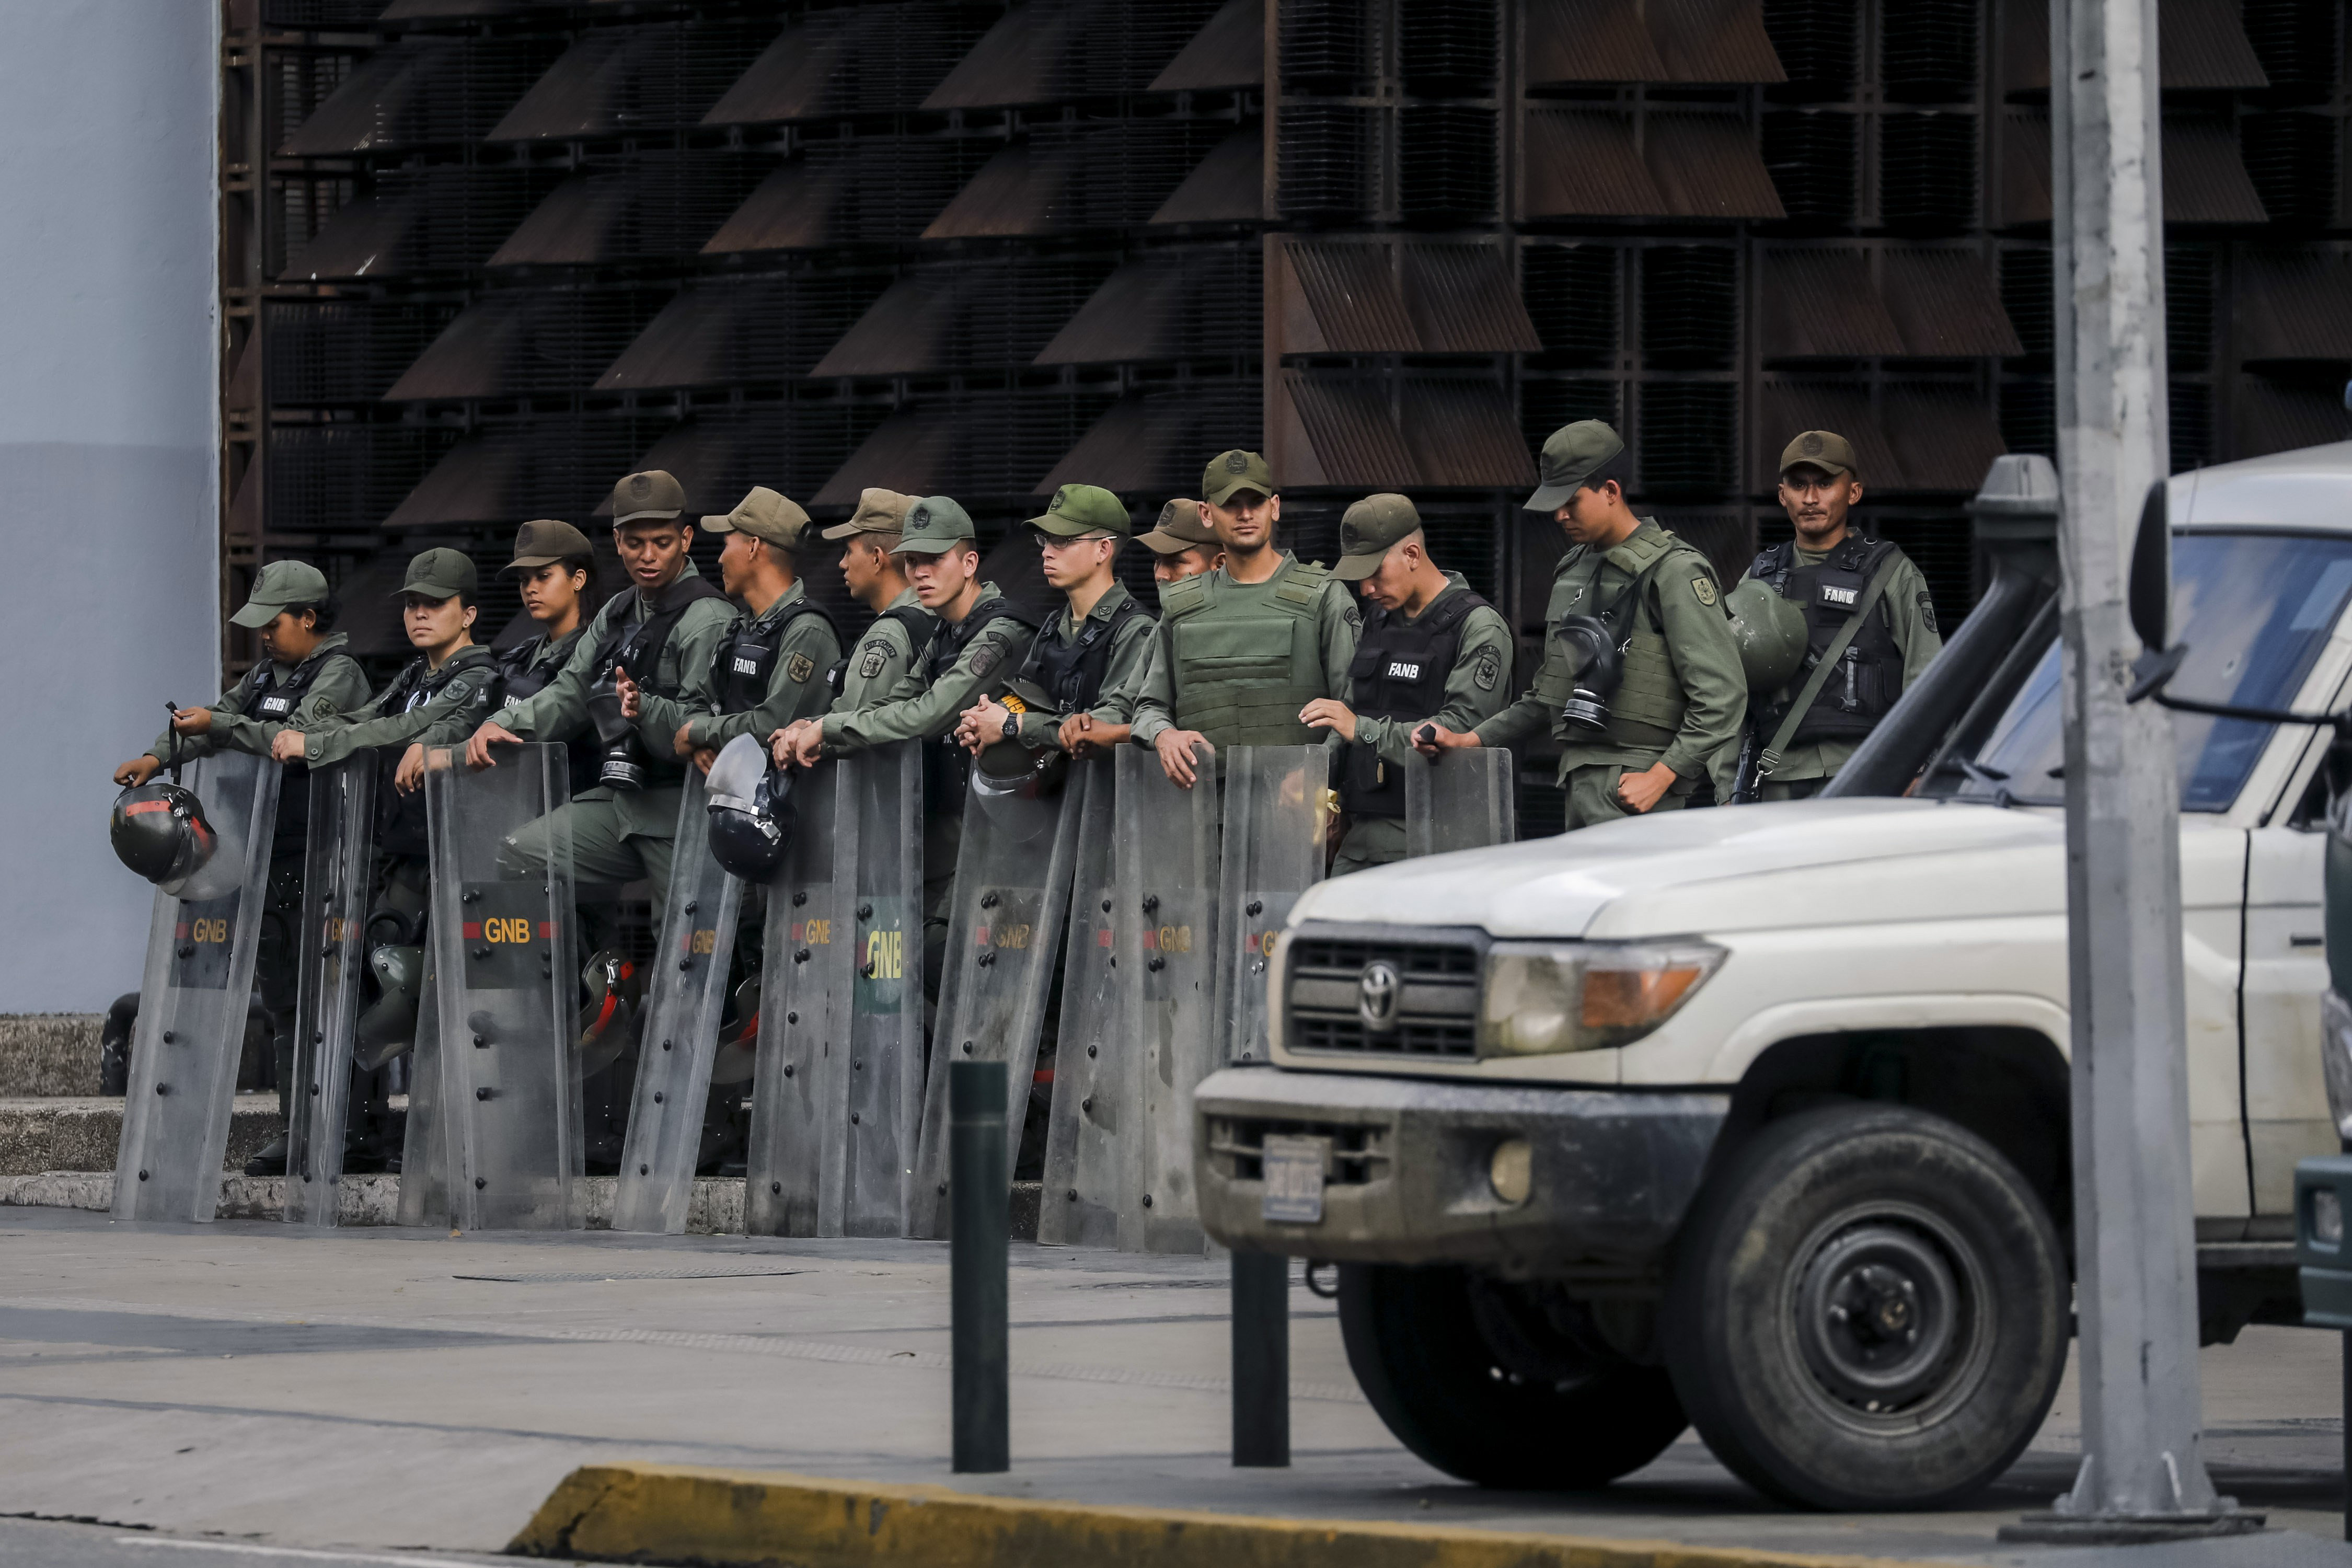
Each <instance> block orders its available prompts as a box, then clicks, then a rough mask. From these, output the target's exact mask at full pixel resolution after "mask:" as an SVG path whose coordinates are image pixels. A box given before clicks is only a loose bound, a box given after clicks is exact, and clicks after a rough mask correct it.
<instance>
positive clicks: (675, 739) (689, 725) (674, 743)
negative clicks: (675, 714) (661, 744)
mask: <svg viewBox="0 0 2352 1568" xmlns="http://www.w3.org/2000/svg"><path fill="white" fill-rule="evenodd" d="M630 689H631V690H633V691H634V690H635V687H631V688H630ZM669 749H670V750H671V751H673V752H677V754H678V755H679V756H681V757H690V756H692V755H694V754H695V752H696V751H697V750H698V748H697V747H696V745H695V743H694V721H693V720H691V719H688V721H686V722H685V723H683V724H680V725H679V726H678V727H677V734H675V735H672V736H671V737H670V740H669ZM702 771H703V772H704V773H709V771H710V764H709V763H704V764H703V767H702Z"/></svg>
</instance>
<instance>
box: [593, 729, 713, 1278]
mask: <svg viewBox="0 0 2352 1568" xmlns="http://www.w3.org/2000/svg"><path fill="white" fill-rule="evenodd" d="M742 900H743V884H742V883H741V882H740V880H738V879H735V878H733V877H730V876H729V875H728V874H727V871H726V869H725V868H723V867H721V866H720V865H719V862H718V861H717V860H715V859H713V858H711V854H710V809H709V801H708V796H707V792H706V790H705V786H704V783H703V777H702V774H701V773H699V772H698V771H697V770H696V769H693V768H688V770H687V775H686V788H685V790H684V791H683V792H682V794H681V798H680V800H679V804H678V813H677V843H676V847H674V848H673V849H672V850H671V853H670V871H669V899H668V901H667V905H666V906H665V912H664V915H663V921H662V938H661V946H660V948H659V950H658V952H657V955H656V960H655V963H654V965H653V978H652V981H651V983H650V984H648V985H647V987H646V1023H645V1027H644V1029H643V1030H642V1031H641V1032H640V1033H639V1035H638V1047H637V1082H636V1090H635V1097H634V1098H633V1099H632V1100H631V1101H630V1104H629V1129H628V1132H627V1135H626V1137H625V1140H624V1141H623V1142H622V1145H621V1180H620V1184H619V1185H618V1187H617V1188H616V1190H615V1191H614V1197H613V1228H614V1230H638V1231H650V1232H653V1233H655V1234H657V1235H665V1236H683V1235H684V1234H685V1233H686V1211H687V1207H688V1204H689V1203H690V1202H691V1200H692V1199H693V1197H694V1167H695V1164H696V1163H697V1161H698V1159H699V1157H700V1155H701V1152H702V1118H703V1111H704V1109H705V1107H706V1105H707V1103H708V1101H709V1098H710V1065H711V1059H712V1058H713V1057H714V1056H716V1055H717V1053H718V1050H719V1014H720V1013H721V1012H722V1011H723V1010H724V1009H725V1007H726V1005H727V962H728V959H729V958H730V956H731V955H732V954H733V952H734V951H735V921H736V916H737V914H738V912H739V911H740V908H741V905H742Z"/></svg>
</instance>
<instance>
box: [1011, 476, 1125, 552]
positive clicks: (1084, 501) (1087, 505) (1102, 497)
mask: <svg viewBox="0 0 2352 1568" xmlns="http://www.w3.org/2000/svg"><path fill="white" fill-rule="evenodd" d="M1029 526H1030V527H1032V528H1034V529H1035V530H1036V531H1038V532H1040V533H1050V534H1052V535H1053V536H1054V537H1055V538H1056V539H1076V538H1077V537H1078V535H1080V534H1082V533H1115V534H1117V535H1118V537H1120V538H1121V539H1124V538H1126V537H1127V536H1128V534H1129V532H1131V531H1132V525H1131V524H1130V523H1129V521H1128V516H1127V505H1126V503H1125V502H1123V501H1121V500H1119V499H1118V497H1117V496H1115V495H1113V494H1111V493H1110V492H1109V491H1108V490H1107V489H1103V488H1102V487H1101V486H1100V485H1064V486H1063V487H1062V488H1061V489H1057V490H1055V492H1054V500H1053V501H1052V503H1051V504H1050V505H1048V506H1047V507H1046V508H1045V515H1044V516H1043V517H1033V518H1031V519H1030V520H1029Z"/></svg>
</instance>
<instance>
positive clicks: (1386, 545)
mask: <svg viewBox="0 0 2352 1568" xmlns="http://www.w3.org/2000/svg"><path fill="white" fill-rule="evenodd" d="M1420 526H1421V513H1419V512H1417V511H1415V510H1413V509H1412V502H1411V501H1409V500H1406V499H1405V498H1404V497H1402V496H1401V495H1393V494H1385V493H1384V494H1381V495H1376V496H1366V497H1365V498H1364V499H1363V500H1360V501H1358V502H1357V503H1356V504H1355V505H1353V506H1351V507H1349V509H1348V510H1347V511H1346V513H1345V514H1343V515H1342V516H1341V517H1340V519H1339V564H1338V565H1337V566H1334V567H1332V568H1331V575H1332V576H1334V577H1337V578H1339V580H1340V581H1341V582H1343V583H1360V582H1362V581H1363V580H1364V579H1365V578H1367V577H1369V576H1370V575H1371V574H1373V573H1375V572H1377V571H1379V570H1380V569H1381V562H1383V561H1385V560H1387V559H1388V554H1389V549H1390V547H1391V546H1392V545H1393V544H1395V543H1396V542H1397V541H1398V540H1400V539H1402V538H1403V537H1404V536H1405V535H1407V534H1409V533H1411V532H1412V531H1413V530H1415V529H1417V528H1419V527H1420Z"/></svg>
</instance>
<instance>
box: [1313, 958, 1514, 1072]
mask: <svg viewBox="0 0 2352 1568" xmlns="http://www.w3.org/2000/svg"><path fill="white" fill-rule="evenodd" d="M1371 963H1387V964H1388V965H1390V966H1391V968H1393V969H1394V970H1395V971H1396V973H1397V975H1398V977H1399V981H1400V984H1399V988H1398V996H1397V1008H1396V1018H1395V1023H1394V1026H1392V1027H1390V1028H1386V1029H1374V1028H1372V1027H1371V1026H1369V1025H1367V1024H1366V1023H1365V1021H1364V1018H1363V1016H1362V1014H1361V1013H1360V1012H1359V1011H1358V1009H1357V1005H1356V1004H1357V995H1358V984H1359V982H1360V978H1361V976H1362V974H1363V972H1364V969H1365V967H1366V966H1367V965H1369V964H1371ZM1478 972H1479V962H1478V950H1477V949H1476V948H1475V947H1472V946H1469V945H1468V944H1466V943H1459V944H1457V943H1442V944H1441V943H1434V942H1374V941H1355V940H1349V939H1333V938H1328V937H1307V938H1301V939H1299V940H1297V941H1295V942H1293V943H1292V944H1291V948H1290V973H1289V976H1288V988H1289V1000H1290V1007H1289V1017H1288V1020H1287V1023H1286V1026H1285V1027H1284V1031H1283V1038H1284V1043H1285V1045H1286V1046H1287V1047H1289V1048H1290V1049H1292V1050H1296V1051H1359V1052H1362V1053H1365V1054H1367V1055H1376V1056H1393V1057H1408V1058H1410V1057H1438V1058H1451V1059H1468V1058H1472V1057H1474V1056H1475V1055H1476V1054H1477V1049H1478V981H1479V973H1478Z"/></svg>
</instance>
